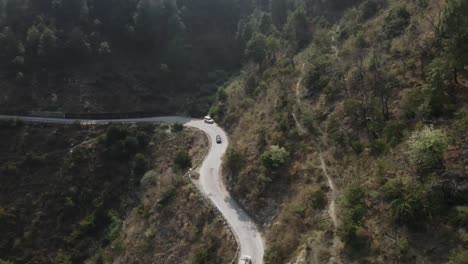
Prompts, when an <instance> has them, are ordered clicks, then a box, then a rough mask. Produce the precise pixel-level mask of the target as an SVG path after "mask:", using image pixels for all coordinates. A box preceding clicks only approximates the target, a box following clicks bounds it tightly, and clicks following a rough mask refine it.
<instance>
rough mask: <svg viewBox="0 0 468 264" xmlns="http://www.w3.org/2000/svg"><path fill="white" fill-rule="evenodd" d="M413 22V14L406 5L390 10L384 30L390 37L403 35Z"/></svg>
mask: <svg viewBox="0 0 468 264" xmlns="http://www.w3.org/2000/svg"><path fill="white" fill-rule="evenodd" d="M410 22H411V14H410V13H409V12H408V10H407V9H406V8H404V7H400V8H397V9H393V10H390V13H389V14H388V16H387V17H385V24H384V27H383V32H384V34H385V36H386V37H387V38H389V39H391V38H395V37H397V36H399V35H401V34H402V33H403V32H404V31H405V30H406V28H407V27H408V26H409V24H410Z"/></svg>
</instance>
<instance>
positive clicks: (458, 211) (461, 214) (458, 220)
mask: <svg viewBox="0 0 468 264" xmlns="http://www.w3.org/2000/svg"><path fill="white" fill-rule="evenodd" d="M450 219H451V222H452V223H453V224H455V225H460V226H468V206H456V207H455V208H454V209H453V214H452V217H451V218H450Z"/></svg>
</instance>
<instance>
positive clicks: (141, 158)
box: [132, 153, 149, 176]
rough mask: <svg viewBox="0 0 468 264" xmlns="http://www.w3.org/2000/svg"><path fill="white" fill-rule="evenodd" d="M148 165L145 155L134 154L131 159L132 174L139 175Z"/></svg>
mask: <svg viewBox="0 0 468 264" xmlns="http://www.w3.org/2000/svg"><path fill="white" fill-rule="evenodd" d="M148 167H149V161H148V159H147V158H146V157H145V155H143V154H141V153H138V154H136V155H135V158H134V159H133V168H132V169H133V174H134V175H135V176H141V175H143V174H144V173H145V172H146V171H147V170H148Z"/></svg>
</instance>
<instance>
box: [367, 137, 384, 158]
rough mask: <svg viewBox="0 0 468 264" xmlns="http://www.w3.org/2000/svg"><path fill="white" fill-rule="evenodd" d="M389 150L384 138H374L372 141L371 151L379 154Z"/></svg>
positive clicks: (375, 154) (373, 153) (376, 154)
mask: <svg viewBox="0 0 468 264" xmlns="http://www.w3.org/2000/svg"><path fill="white" fill-rule="evenodd" d="M386 150H387V145H386V144H385V142H383V141H382V140H379V139H377V140H374V141H372V142H371V143H370V153H371V154H372V155H374V156H379V155H381V154H383V153H384V152H385V151H386Z"/></svg>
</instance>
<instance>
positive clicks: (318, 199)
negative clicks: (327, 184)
mask: <svg viewBox="0 0 468 264" xmlns="http://www.w3.org/2000/svg"><path fill="white" fill-rule="evenodd" d="M327 203H328V199H327V195H326V194H325V192H324V191H322V190H318V191H316V192H314V193H312V207H313V208H314V209H319V210H323V209H324V208H325V207H326V206H327Z"/></svg>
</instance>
